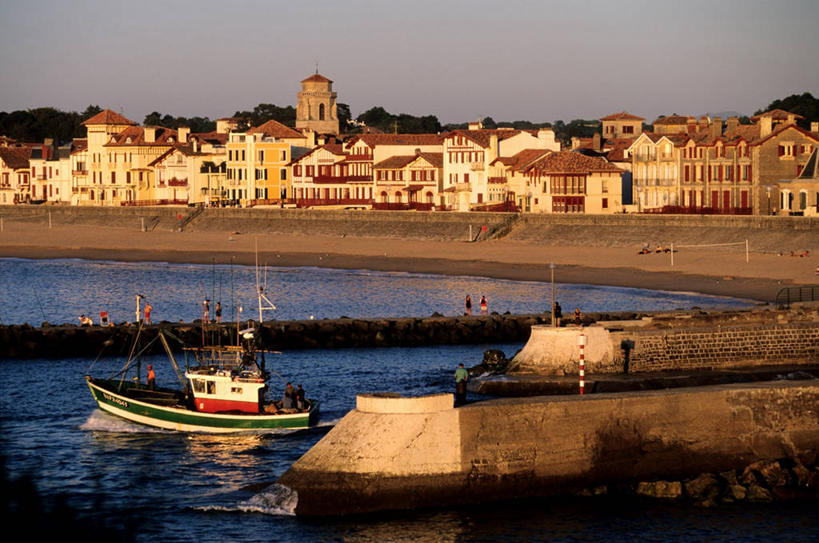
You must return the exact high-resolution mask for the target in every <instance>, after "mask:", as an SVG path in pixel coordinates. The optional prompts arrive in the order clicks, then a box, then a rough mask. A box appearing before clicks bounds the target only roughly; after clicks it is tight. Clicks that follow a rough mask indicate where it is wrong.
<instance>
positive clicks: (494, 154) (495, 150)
mask: <svg viewBox="0 0 819 543" xmlns="http://www.w3.org/2000/svg"><path fill="white" fill-rule="evenodd" d="M499 156H500V145H499V143H498V135H497V134H491V135H490V136H489V156H487V157H486V158H487V159H488V160H487V161H486V164H489V163H490V162H492V161H493V160H495V159H496V158H498V157H499Z"/></svg>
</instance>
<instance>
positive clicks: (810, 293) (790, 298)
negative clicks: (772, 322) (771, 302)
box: [775, 285, 819, 307]
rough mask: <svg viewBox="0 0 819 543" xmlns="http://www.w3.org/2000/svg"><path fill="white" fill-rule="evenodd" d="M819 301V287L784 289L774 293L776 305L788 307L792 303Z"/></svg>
mask: <svg viewBox="0 0 819 543" xmlns="http://www.w3.org/2000/svg"><path fill="white" fill-rule="evenodd" d="M816 301H819V285H810V286H806V287H786V288H783V289H780V291H779V292H777V293H776V300H775V302H776V305H781V306H785V307H788V306H790V304H792V303H794V302H816Z"/></svg>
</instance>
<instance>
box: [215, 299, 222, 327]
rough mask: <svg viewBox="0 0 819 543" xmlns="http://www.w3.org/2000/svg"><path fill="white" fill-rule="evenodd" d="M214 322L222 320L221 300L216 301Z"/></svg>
mask: <svg viewBox="0 0 819 543" xmlns="http://www.w3.org/2000/svg"><path fill="white" fill-rule="evenodd" d="M214 313H215V314H216V322H222V302H216V310H215V311H214Z"/></svg>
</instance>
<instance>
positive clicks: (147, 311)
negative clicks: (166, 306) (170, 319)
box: [145, 302, 154, 324]
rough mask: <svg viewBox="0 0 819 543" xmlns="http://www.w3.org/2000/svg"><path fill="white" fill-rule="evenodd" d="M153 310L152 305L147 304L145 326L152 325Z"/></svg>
mask: <svg viewBox="0 0 819 543" xmlns="http://www.w3.org/2000/svg"><path fill="white" fill-rule="evenodd" d="M153 309H154V308H153V307H152V306H151V304H150V303H148V302H145V324H151V311H153Z"/></svg>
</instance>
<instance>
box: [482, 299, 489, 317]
mask: <svg viewBox="0 0 819 543" xmlns="http://www.w3.org/2000/svg"><path fill="white" fill-rule="evenodd" d="M488 314H489V307H488V305H487V302H486V296H481V315H488Z"/></svg>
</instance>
